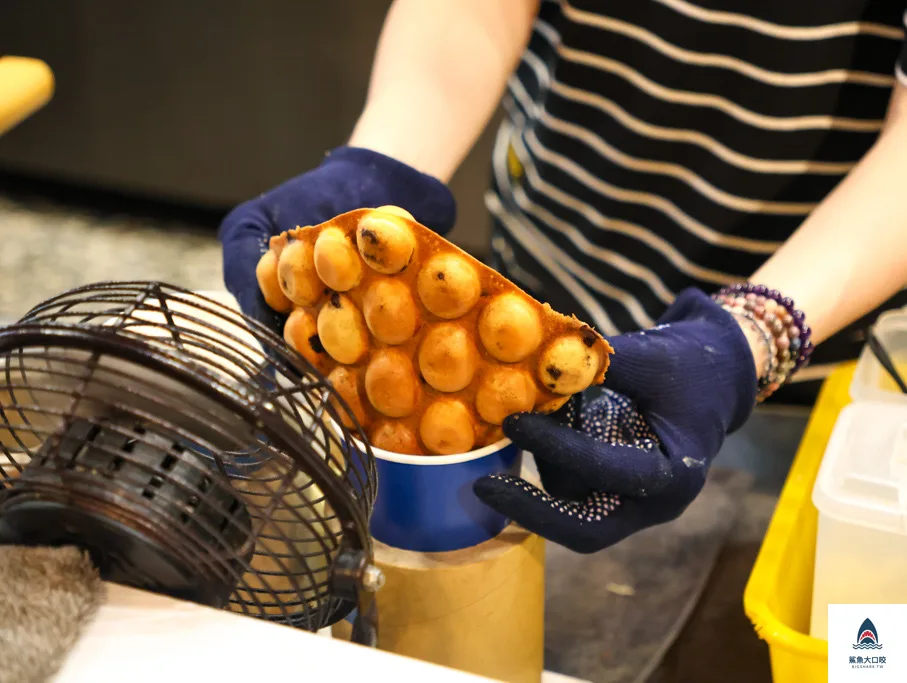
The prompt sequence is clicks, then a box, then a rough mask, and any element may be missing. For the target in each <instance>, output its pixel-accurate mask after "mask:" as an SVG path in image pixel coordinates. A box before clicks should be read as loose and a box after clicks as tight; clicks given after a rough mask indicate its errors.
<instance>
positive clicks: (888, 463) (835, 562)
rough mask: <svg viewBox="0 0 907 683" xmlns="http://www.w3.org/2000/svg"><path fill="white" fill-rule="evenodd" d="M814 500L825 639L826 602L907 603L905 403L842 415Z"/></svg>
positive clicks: (817, 591) (816, 617)
mask: <svg viewBox="0 0 907 683" xmlns="http://www.w3.org/2000/svg"><path fill="white" fill-rule="evenodd" d="M905 348H907V347H905ZM812 500H813V504H814V505H815V506H816V509H817V510H818V513H819V522H818V532H817V535H816V559H815V573H814V579H813V599H812V608H811V620H810V634H811V635H812V636H813V637H815V638H822V639H827V638H828V605H829V604H854V603H866V604H880V603H907V581H905V580H904V576H905V568H907V404H901V403H895V402H884V401H866V402H856V403H852V404H850V405H849V406H847V407H845V408H844V409H843V410H842V411H841V413H840V416H839V417H838V420H837V422H836V424H835V427H834V431H833V432H832V435H831V438H830V439H829V442H828V446H827V448H826V450H825V455H824V457H823V460H822V465H821V467H820V468H819V474H818V477H817V478H816V483H815V486H814V487H813V494H812Z"/></svg>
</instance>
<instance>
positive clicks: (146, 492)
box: [0, 282, 376, 630]
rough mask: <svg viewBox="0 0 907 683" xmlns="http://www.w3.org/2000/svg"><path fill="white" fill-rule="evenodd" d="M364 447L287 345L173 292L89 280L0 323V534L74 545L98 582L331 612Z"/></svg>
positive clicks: (240, 608) (363, 505)
mask: <svg viewBox="0 0 907 683" xmlns="http://www.w3.org/2000/svg"><path fill="white" fill-rule="evenodd" d="M344 425H346V426H344ZM351 432H352V434H353V435H354V436H355V437H356V438H355V439H352V438H347V437H348V436H349V435H350V433H351ZM366 443H367V440H366V438H365V435H364V433H363V432H362V430H361V428H359V427H358V425H357V424H356V421H355V418H354V417H353V416H352V413H351V411H349V410H348V409H347V407H346V405H345V404H344V403H343V401H342V400H341V399H340V398H339V397H337V396H335V395H334V394H333V393H332V391H331V387H330V385H329V384H328V383H327V381H326V380H325V378H324V377H323V376H321V375H320V374H319V373H318V371H317V370H315V369H314V368H313V367H312V366H311V365H309V364H308V363H307V362H306V361H305V359H304V358H302V357H301V356H300V355H299V354H297V353H296V352H295V351H293V350H291V349H289V348H288V347H287V346H286V345H285V344H284V343H283V342H282V340H281V339H280V338H279V337H278V336H277V335H275V334H274V333H273V332H271V331H269V330H268V329H266V328H265V327H264V326H262V325H260V324H259V323H257V322H255V321H253V320H250V319H248V318H246V317H245V316H243V315H242V314H240V313H239V312H238V311H236V310H234V309H232V308H230V307H229V306H226V305H224V304H221V303H218V302H216V301H214V300H212V299H209V298H206V297H203V296H201V295H199V294H195V293H192V292H190V291H187V290H183V289H180V288H177V287H173V286H170V285H166V284H162V283H155V282H128V283H120V282H118V283H102V284H96V285H91V286H88V287H82V288H79V289H75V290H71V291H69V292H66V293H64V294H62V295H60V296H57V297H55V298H52V299H50V300H48V301H46V302H44V303H42V304H40V305H39V306H37V307H35V308H34V309H32V310H31V311H30V312H29V313H28V314H27V315H26V316H25V317H24V318H23V319H22V320H20V321H19V322H18V323H17V324H15V325H12V326H10V327H8V328H5V329H3V330H0V447H2V455H0V543H17V544H26V545H63V544H72V545H77V546H80V547H83V548H85V549H86V550H88V551H89V552H90V554H91V557H92V559H93V561H94V562H95V563H96V565H97V566H98V568H99V569H100V571H101V574H102V576H103V577H104V578H106V579H108V580H111V581H116V582H119V583H124V584H127V585H132V586H136V587H139V588H145V589H148V590H154V591H156V592H161V593H166V594H169V595H173V596H174V597H179V598H184V599H189V600H193V601H196V602H200V603H204V604H207V605H211V606H215V607H223V608H226V609H230V610H233V611H235V612H239V613H242V614H246V615H251V616H256V617H263V618H268V619H273V620H276V621H279V622H282V623H287V624H292V625H295V626H299V627H303V628H306V629H312V630H314V629H319V628H322V627H324V626H326V625H329V624H331V623H333V622H335V621H337V620H338V619H340V618H342V617H343V616H345V615H346V614H348V613H349V612H350V611H351V610H352V609H353V608H354V607H356V604H357V603H356V596H357V592H361V590H359V589H361V588H362V577H363V576H364V575H368V573H369V572H368V571H366V570H367V568H368V567H369V564H370V561H371V554H372V553H371V543H370V539H369V534H368V520H369V515H370V513H371V509H372V504H373V502H374V497H375V486H376V483H375V469H374V461H373V459H372V455H371V453H370V452H367V451H362V450H359V448H360V447H358V446H357V444H366ZM364 448H366V449H367V448H368V447H367V446H365V447H364ZM361 606H362V605H361V604H360V607H361ZM360 612H362V610H361V609H360Z"/></svg>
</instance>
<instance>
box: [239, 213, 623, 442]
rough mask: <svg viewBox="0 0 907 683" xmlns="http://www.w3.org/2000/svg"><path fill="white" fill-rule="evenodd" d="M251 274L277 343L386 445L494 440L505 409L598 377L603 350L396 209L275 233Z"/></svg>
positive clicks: (542, 408)
mask: <svg viewBox="0 0 907 683" xmlns="http://www.w3.org/2000/svg"><path fill="white" fill-rule="evenodd" d="M257 275H258V284H259V286H260V288H261V290H262V293H263V294H264V297H265V300H266V301H267V302H268V305H269V306H271V307H272V308H273V309H275V310H277V311H279V312H281V313H286V314H289V317H288V319H287V323H286V326H285V328H284V337H285V339H286V342H287V343H288V344H289V345H290V346H292V347H293V348H295V349H296V350H297V351H298V352H299V353H301V354H302V355H303V356H305V357H306V358H307V359H308V360H309V361H310V362H311V363H312V364H313V365H314V366H315V367H316V368H318V369H319V370H320V371H321V372H323V373H324V374H325V375H327V377H328V379H329V380H330V381H331V383H332V385H333V386H334V388H335V390H336V391H337V393H338V394H340V395H341V396H342V397H343V398H344V399H345V400H346V402H347V404H348V405H349V407H350V408H351V410H352V411H353V412H354V414H355V416H356V418H357V419H358V420H359V422H360V424H361V425H362V427H363V428H364V429H365V430H366V433H367V434H368V436H369V440H370V442H371V444H372V445H373V446H375V447H377V448H381V449H384V450H387V451H391V452H395V453H404V454H411V455H424V454H438V455H448V454H454V453H466V452H469V451H471V450H474V449H476V448H481V447H482V446H486V445H488V444H491V443H494V442H495V441H497V440H499V439H500V438H502V432H501V427H500V425H501V423H502V422H503V421H504V418H505V417H506V416H507V415H510V414H512V413H517V412H523V411H536V412H546V413H548V412H554V411H555V410H557V409H558V408H560V407H561V406H562V405H563V404H564V403H566V401H567V400H568V399H569V397H570V396H571V395H573V394H575V393H577V392H580V391H583V390H584V389H587V388H588V387H589V386H592V385H594V384H600V383H601V382H602V381H604V378H605V371H606V370H607V369H608V363H609V359H610V354H611V353H612V351H613V350H612V349H611V347H610V345H609V344H608V342H606V341H605V340H604V339H603V338H602V336H601V335H600V334H598V333H597V332H596V331H595V330H593V329H592V328H591V327H590V326H589V325H586V324H584V323H582V322H581V321H579V320H578V319H577V318H576V317H574V316H566V315H563V314H560V313H557V312H556V311H554V310H552V309H551V307H550V306H548V305H547V304H541V303H539V302H537V301H535V300H534V299H533V298H531V297H530V296H528V295H527V294H525V293H524V292H522V291H521V290H520V289H519V288H518V287H517V286H516V285H514V284H513V283H512V282H510V281H509V280H507V279H506V278H504V277H503V276H502V275H500V274H499V273H497V272H495V271H494V270H492V269H491V268H489V267H487V266H485V265H484V264H482V263H481V262H479V261H477V260H476V259H474V258H473V257H471V256H470V255H469V254H467V253H466V252H464V251H463V250H461V249H459V248H458V247H456V246H455V245H453V244H451V243H450V242H448V241H447V240H445V239H444V238H443V237H440V236H439V235H437V234H436V233H434V232H432V231H431V230H429V229H428V228H426V227H425V226H422V225H420V224H419V223H417V222H416V221H415V220H413V218H412V216H411V215H410V214H409V213H407V212H406V211H404V210H403V209H400V208H397V207H380V208H378V209H360V210H356V211H350V212H349V213H345V214H342V215H340V216H337V217H336V218H334V219H333V220H330V221H328V222H326V223H323V224H321V225H316V226H309V227H302V228H296V229H295V230H290V231H288V232H286V233H283V234H281V235H278V236H276V237H273V238H271V242H270V249H269V251H268V252H267V253H265V254H264V256H263V257H262V258H261V261H260V262H259V264H258V268H257Z"/></svg>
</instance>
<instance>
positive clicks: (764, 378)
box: [713, 283, 813, 402]
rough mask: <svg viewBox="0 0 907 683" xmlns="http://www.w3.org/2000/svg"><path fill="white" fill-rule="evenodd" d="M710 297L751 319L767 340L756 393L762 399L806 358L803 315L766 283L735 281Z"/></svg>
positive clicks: (806, 330)
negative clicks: (763, 367) (766, 358)
mask: <svg viewBox="0 0 907 683" xmlns="http://www.w3.org/2000/svg"><path fill="white" fill-rule="evenodd" d="M713 298H714V299H715V301H717V302H718V303H719V304H720V305H721V306H722V307H723V308H724V309H725V310H727V311H728V312H729V313H731V314H732V315H736V316H738V317H742V318H745V319H747V320H748V321H750V322H751V323H752V325H754V326H755V327H756V328H757V329H758V330H759V331H760V332H761V334H762V336H763V339H764V340H765V342H766V345H767V347H768V362H767V367H766V368H765V369H764V371H763V372H762V373H761V376H760V378H759V393H758V395H757V400H758V401H760V402H761V401H764V400H765V399H767V398H768V397H769V396H771V395H772V394H773V393H774V392H775V391H777V390H778V389H779V388H780V387H781V386H782V385H783V384H785V383H786V382H788V381H789V380H790V378H791V377H792V376H793V375H794V373H796V372H797V371H798V370H800V368H802V367H803V366H804V365H806V363H807V362H808V361H809V357H810V355H811V354H812V350H813V343H812V342H811V341H810V334H811V332H810V329H809V327H808V326H807V325H806V322H805V316H804V315H803V312H802V311H799V310H797V309H796V308H795V307H794V302H793V301H792V300H791V299H790V298H788V297H786V296H783V295H782V294H781V293H780V292H778V291H776V290H774V289H769V288H768V287H766V286H765V285H753V284H750V283H738V284H734V285H730V286H729V287H724V288H722V289H721V290H720V291H719V292H717V293H716V294H715V295H714V297H713Z"/></svg>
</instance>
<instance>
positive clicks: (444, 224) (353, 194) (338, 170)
mask: <svg viewBox="0 0 907 683" xmlns="http://www.w3.org/2000/svg"><path fill="white" fill-rule="evenodd" d="M385 205H394V206H399V207H401V208H403V209H406V210H407V211H409V212H410V213H411V214H412V215H413V217H414V218H415V219H416V220H417V221H419V222H420V223H422V224H423V225H425V226H427V227H429V228H432V229H433V230H435V231H437V232H438V233H440V234H444V233H446V232H447V231H449V230H450V229H451V227H453V224H454V221H455V219H456V203H455V201H454V197H453V195H452V194H451V192H450V190H449V189H448V188H447V186H446V185H445V184H444V183H442V182H441V181H440V180H438V179H436V178H433V177H431V176H428V175H426V174H424V173H420V172H419V171H417V170H415V169H414V168H411V167H409V166H407V165H406V164H403V163H401V162H399V161H397V160H395V159H392V158H390V157H387V156H384V155H382V154H378V153H377V152H372V151H371V150H367V149H361V148H355V147H341V148H338V149H335V150H333V151H332V152H331V153H330V154H329V155H328V156H327V158H326V159H325V160H324V161H323V162H322V163H321V165H320V166H318V167H317V168H315V169H313V170H311V171H309V172H307V173H304V174H302V175H300V176H297V177H296V178H293V179H291V180H288V181H287V182H285V183H283V184H282V185H279V186H278V187H276V188H274V189H272V190H269V191H268V192H266V193H264V194H263V195H261V196H260V197H257V198H255V199H251V200H249V201H247V202H244V203H242V204H240V205H239V206H237V207H236V208H235V209H233V211H231V212H230V213H229V214H228V215H227V217H226V218H225V219H224V221H223V223H222V224H221V227H220V232H219V237H220V241H221V243H222V245H223V267H224V283H225V284H226V286H227V290H228V291H229V292H230V293H231V294H232V295H233V296H234V297H236V299H237V301H238V302H239V306H240V309H241V310H242V311H243V313H245V314H246V315H248V316H250V317H252V318H255V319H257V320H259V321H260V322H262V323H264V324H265V325H268V326H269V327H271V328H273V329H275V330H276V331H278V332H280V331H281V328H282V325H283V322H284V316H281V315H279V314H277V313H275V312H274V311H273V310H272V309H271V308H270V307H269V306H268V305H267V304H266V303H265V300H264V297H263V296H262V294H261V291H260V289H259V287H258V281H257V279H256V277H255V267H256V266H257V265H258V261H259V260H260V259H261V256H262V255H263V254H264V253H265V252H266V251H267V249H268V240H269V239H270V238H271V237H272V236H274V235H278V234H280V233H281V232H284V231H285V230H291V229H293V228H295V227H297V226H305V225H317V224H319V223H323V222H324V221H327V220H330V219H331V218H333V217H334V216H337V215H339V214H342V213H346V212H347V211H353V210H355V209H362V208H377V207H379V206H385Z"/></svg>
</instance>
